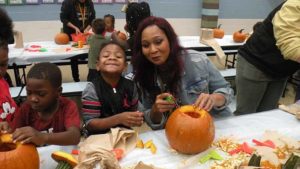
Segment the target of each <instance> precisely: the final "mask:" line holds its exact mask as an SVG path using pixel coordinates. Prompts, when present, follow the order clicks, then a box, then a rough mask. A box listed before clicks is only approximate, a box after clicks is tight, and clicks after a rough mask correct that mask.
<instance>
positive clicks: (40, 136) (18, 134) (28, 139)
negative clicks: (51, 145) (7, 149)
mask: <svg viewBox="0 0 300 169" xmlns="http://www.w3.org/2000/svg"><path fill="white" fill-rule="evenodd" d="M13 139H14V141H20V142H21V143H22V144H25V143H34V144H36V145H38V146H40V145H44V144H45V143H46V141H47V133H41V132H39V131H37V130H36V129H34V128H32V127H21V128H17V129H16V130H15V132H14V133H13Z"/></svg>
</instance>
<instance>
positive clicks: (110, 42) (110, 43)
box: [98, 41, 126, 60]
mask: <svg viewBox="0 0 300 169" xmlns="http://www.w3.org/2000/svg"><path fill="white" fill-rule="evenodd" d="M108 45H117V46H119V47H120V48H121V49H122V50H123V52H124V57H125V60H126V54H125V50H126V49H125V48H124V46H122V45H121V44H120V43H118V42H116V41H108V42H105V43H103V44H102V45H101V47H100V52H99V56H98V59H99V57H100V53H101V51H102V49H103V48H105V47H106V46H108Z"/></svg>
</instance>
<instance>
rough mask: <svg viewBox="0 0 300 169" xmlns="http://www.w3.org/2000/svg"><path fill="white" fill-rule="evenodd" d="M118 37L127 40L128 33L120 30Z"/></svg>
mask: <svg viewBox="0 0 300 169" xmlns="http://www.w3.org/2000/svg"><path fill="white" fill-rule="evenodd" d="M118 37H119V38H120V39H122V40H125V41H126V40H127V36H126V34H125V33H123V32H119V33H118Z"/></svg>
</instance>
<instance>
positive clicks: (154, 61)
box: [132, 16, 233, 129]
mask: <svg viewBox="0 0 300 169" xmlns="http://www.w3.org/2000/svg"><path fill="white" fill-rule="evenodd" d="M132 64H133V73H134V80H135V82H136V83H137V85H138V89H139V91H140V93H141V95H140V98H141V100H140V101H141V103H142V104H143V106H144V108H143V109H141V110H142V111H144V113H145V115H144V118H145V121H146V122H147V123H148V125H149V126H150V127H151V128H152V129H162V128H164V126H165V123H166V121H167V119H168V117H169V115H170V112H172V110H173V109H174V108H175V107H176V106H181V105H187V104H193V105H194V106H195V107H198V108H200V109H204V110H206V111H212V113H218V112H223V113H226V112H227V113H231V112H230V110H229V109H228V108H227V105H228V104H229V103H230V102H231V100H232V96H233V90H232V89H231V88H230V84H229V83H228V82H227V81H226V80H225V79H224V78H223V76H222V75H221V74H220V72H219V71H218V70H217V68H216V67H215V66H214V65H213V64H212V63H211V62H210V60H209V59H208V58H207V56H206V55H205V54H203V53H200V52H197V51H193V50H185V49H184V48H182V47H181V46H180V44H179V42H178V38H177V35H176V33H175V32H174V30H173V28H172V27H171V25H170V24H169V23H168V21H167V20H165V19H163V18H159V17H152V16H150V17H148V18H146V19H145V20H143V21H142V22H141V23H140V25H139V28H138V30H137V32H136V33H135V43H134V48H133V57H132ZM168 97H169V98H172V100H173V101H174V102H173V101H172V102H170V101H168V100H166V99H167V98H168Z"/></svg>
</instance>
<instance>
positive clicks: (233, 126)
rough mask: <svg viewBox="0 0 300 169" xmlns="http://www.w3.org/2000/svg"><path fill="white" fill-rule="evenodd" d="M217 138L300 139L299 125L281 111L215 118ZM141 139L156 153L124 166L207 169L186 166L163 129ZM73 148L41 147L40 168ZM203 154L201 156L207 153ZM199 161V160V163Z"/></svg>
mask: <svg viewBox="0 0 300 169" xmlns="http://www.w3.org/2000/svg"><path fill="white" fill-rule="evenodd" d="M215 127H216V138H220V137H222V136H236V137H238V138H240V139H241V141H248V142H249V143H250V141H251V140H252V139H253V138H257V139H259V138H261V137H262V134H263V133H264V132H265V131H266V130H276V131H278V132H279V133H281V134H284V135H287V136H290V137H293V138H295V139H296V140H300V123H299V120H297V119H296V118H295V117H294V116H293V115H291V114H288V113H286V112H283V111H281V110H278V109H276V110H272V111H267V112H262V113H256V114H249V115H243V116H225V117H221V116H220V117H217V118H215ZM139 137H140V138H141V139H142V140H143V141H144V142H145V141H147V140H150V139H152V140H153V142H154V144H155V145H156V146H157V152H156V154H152V153H151V152H150V150H149V149H135V150H133V151H132V152H130V153H129V154H127V155H126V156H125V157H124V158H123V159H122V160H121V161H120V164H121V166H122V167H128V166H133V165H134V164H137V163H138V162H139V161H143V162H144V163H146V164H152V165H154V166H157V167H161V168H166V169H174V168H180V167H181V168H189V169H193V168H197V169H207V168H209V166H208V165H209V164H210V163H207V164H204V165H200V164H199V163H195V164H194V165H192V166H186V165H185V163H184V162H185V160H187V159H189V158H193V156H189V155H182V154H178V153H174V152H172V151H170V147H169V144H168V141H167V139H166V137H165V131H164V130H158V131H149V132H146V133H142V134H140V135H139ZM73 148H76V147H72V146H67V147H62V146H47V147H41V148H38V151H39V153H40V158H41V159H40V160H41V169H53V168H54V167H55V165H56V163H55V162H54V161H53V160H52V159H51V153H52V152H53V151H56V150H65V151H67V152H70V151H71V150H72V149H73ZM204 153H205V152H203V153H202V154H204ZM198 160H199V158H197V161H198Z"/></svg>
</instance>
